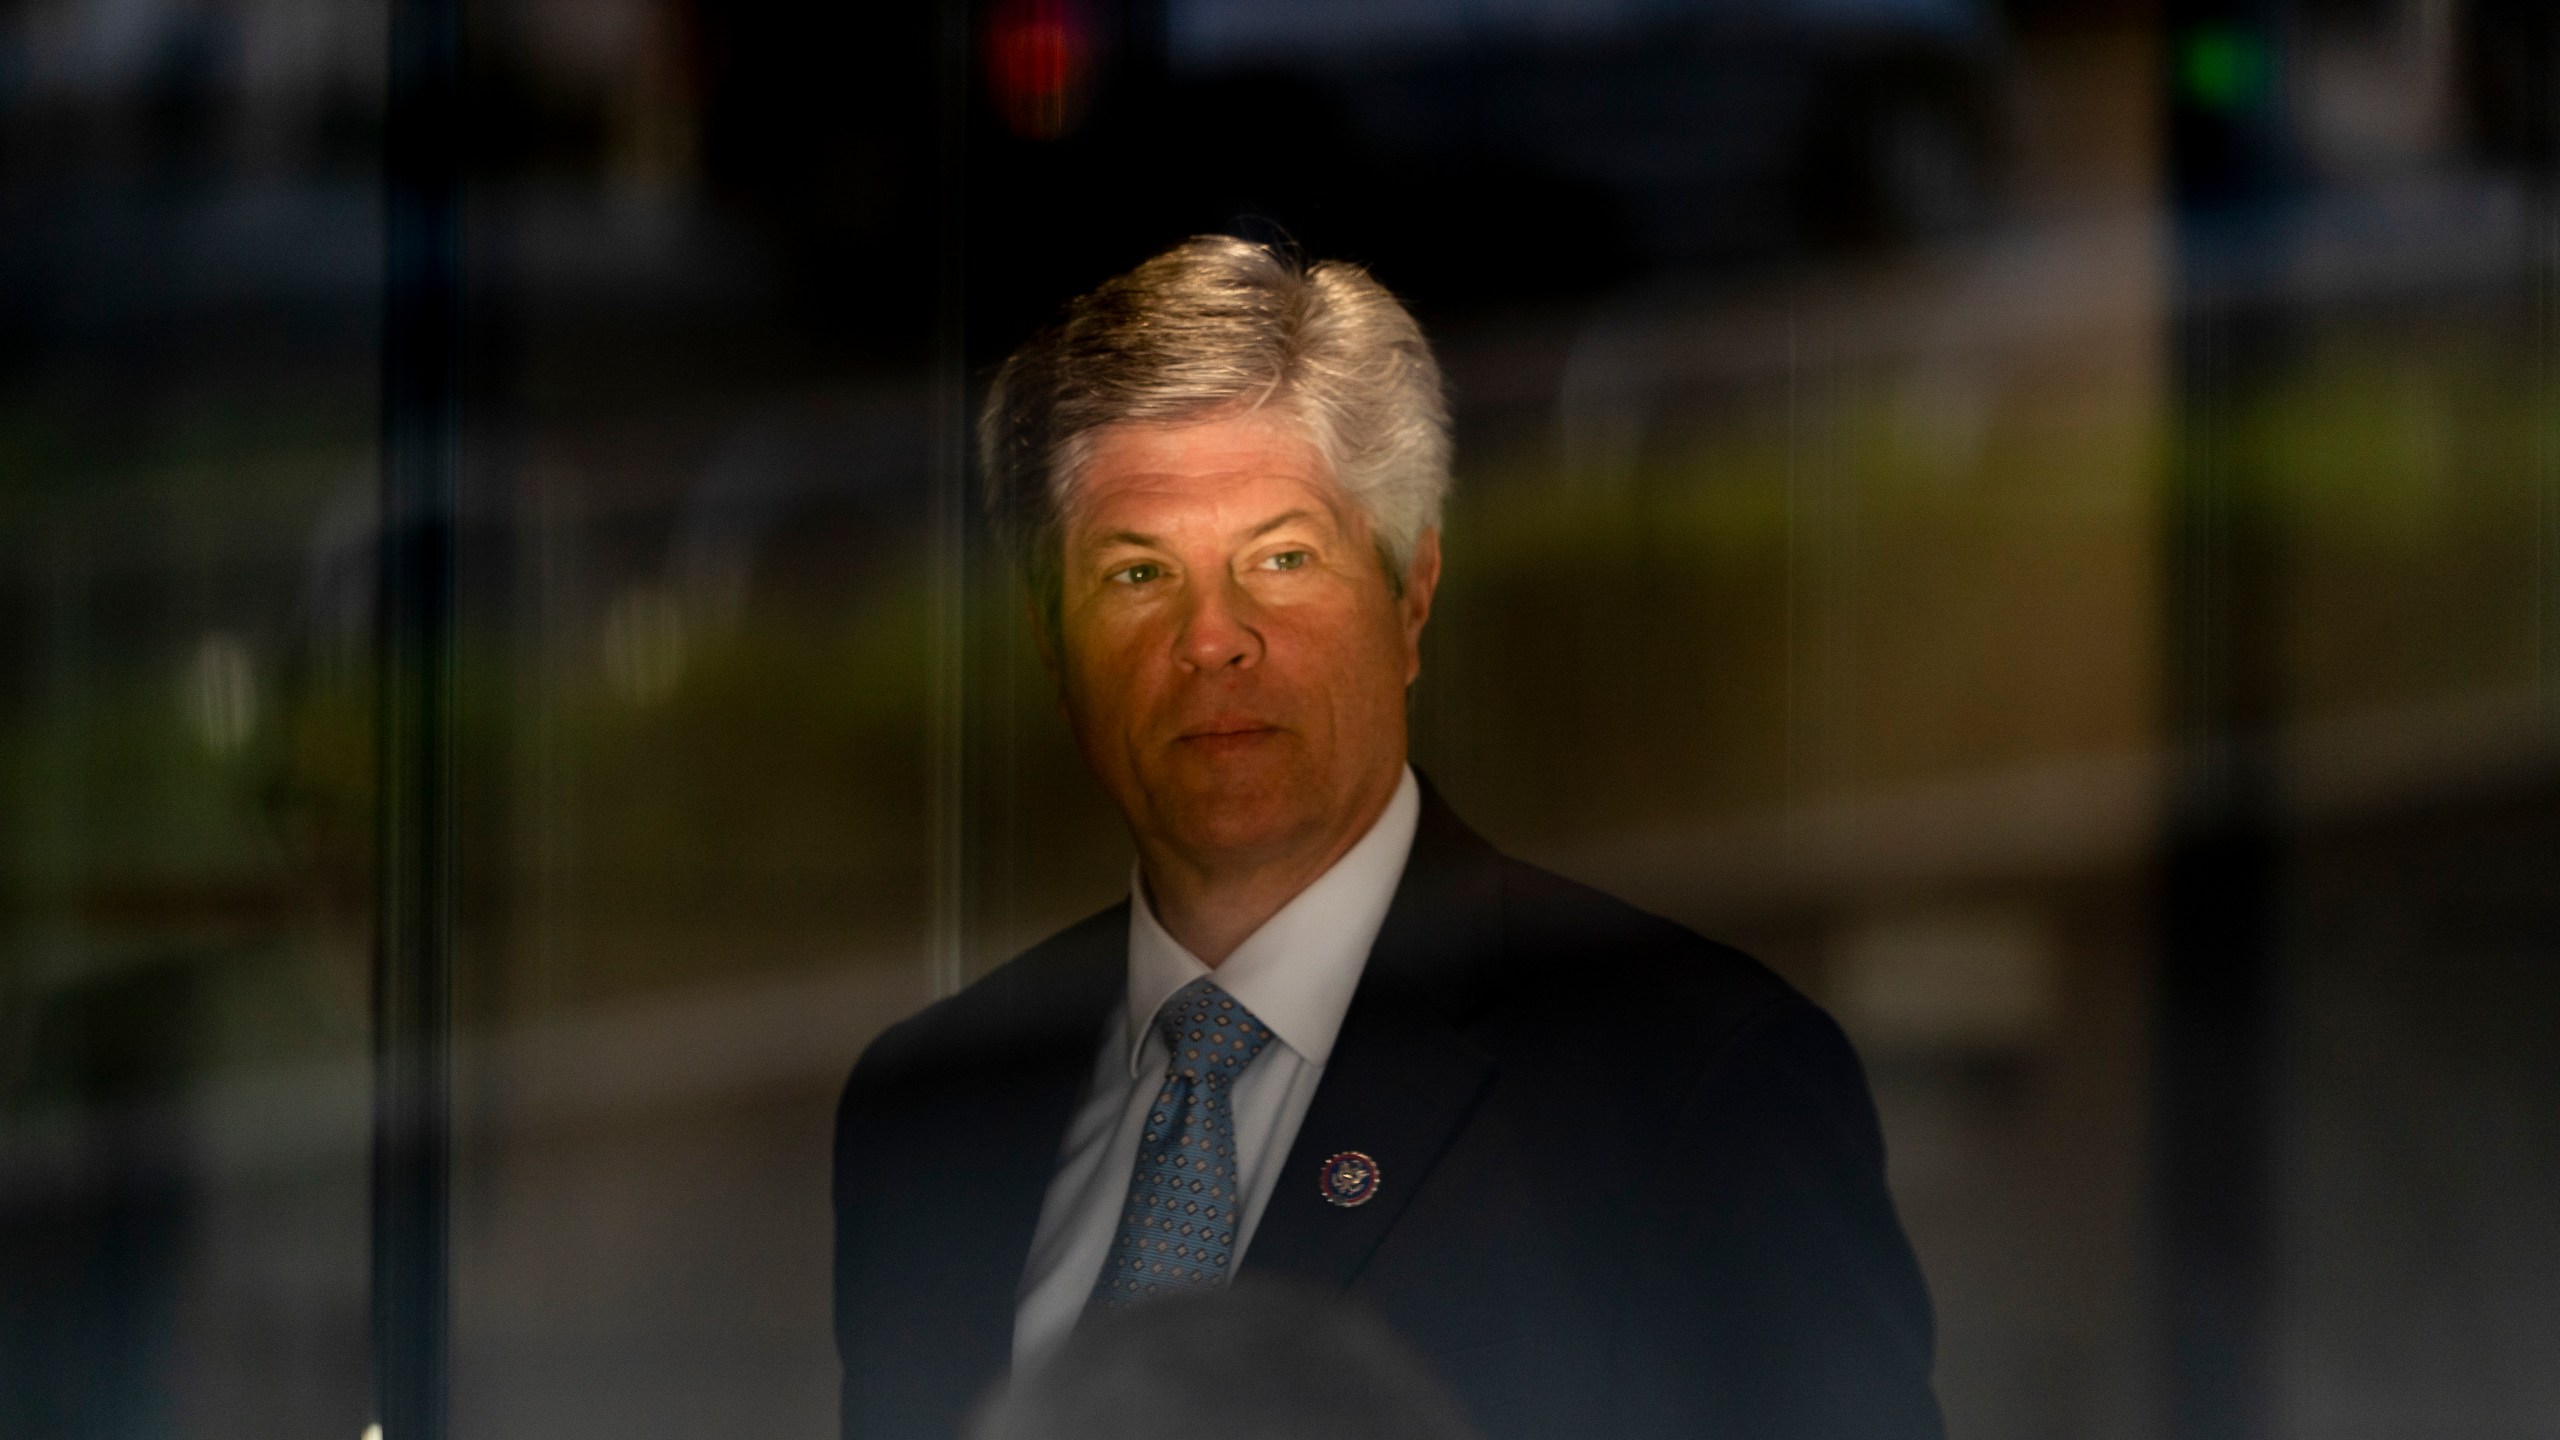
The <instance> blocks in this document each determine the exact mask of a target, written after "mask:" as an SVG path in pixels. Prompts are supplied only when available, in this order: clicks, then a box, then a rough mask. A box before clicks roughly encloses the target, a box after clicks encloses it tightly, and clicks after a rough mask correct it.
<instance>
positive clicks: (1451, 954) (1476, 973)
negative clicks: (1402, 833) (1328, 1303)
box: [1243, 782, 1502, 1289]
mask: <svg viewBox="0 0 2560 1440" xmlns="http://www.w3.org/2000/svg"><path fill="white" fill-rule="evenodd" d="M1498 865H1499V862H1498V857H1497V856H1496V855H1495V853H1494V851H1493V849H1492V847H1490V846H1488V845H1486V844H1485V843H1484V841H1483V840H1482V839H1480V838H1478V837H1477V836H1476V835H1475V834H1474V832H1472V831H1470V830H1468V829H1467V828H1466V827H1465V826H1464V825H1463V824H1460V823H1459V821H1458V820H1457V818H1456V817H1455V816H1454V815H1452V814H1450V813H1449V810H1448V807H1447V806H1446V805H1444V804H1442V803H1441V801H1440V797H1439V795H1438V793H1437V792H1435V791H1434V790H1432V789H1431V787H1430V785H1429V783H1428V782H1425V783H1424V786H1423V810H1422V820H1421V823H1420V825H1419V827H1418V828H1417V829H1416V831H1415V834H1414V845H1413V853H1412V855H1411V857H1410V858H1409V859H1408V860H1407V862H1406V864H1405V874H1404V878H1403V880H1402V881H1401V882H1400V883H1399V884H1398V885H1397V888H1396V898H1395V903H1394V904H1393V905H1392V906H1390V907H1389V909H1388V911H1387V919H1386V923H1385V924H1384V925H1383V926H1382V927H1380V929H1379V932H1378V941H1377V944H1376V945H1375V946H1373V947H1372V949H1371V951H1370V956H1369V963H1368V966H1367V967H1366V968H1365V969H1364V970H1363V971H1362V974H1361V977H1360V985H1359V988H1358V990H1357V991H1355V992H1354V993H1353V995H1352V1000H1351V1008H1350V1010H1349V1011H1348V1012H1347V1013H1345V1015H1344V1016H1343V1022H1342V1032H1341V1034H1340V1035H1339V1036H1338V1037H1337V1038H1336V1039H1335V1041H1334V1047H1333V1055H1332V1057H1331V1059H1330V1060H1329V1061H1328V1062H1327V1064H1326V1066H1325V1072H1324V1080H1323V1082H1322V1083H1321V1084H1320V1085H1319V1086H1318V1087H1317V1089H1316V1097H1315V1101H1314V1103H1313V1104H1312V1105H1311V1106H1309V1107H1308V1110H1307V1118H1306V1120H1305V1122H1304V1123H1303V1124H1301V1125H1300V1127H1299V1129H1298V1138H1297V1140H1296V1142H1295V1143H1294V1144H1293V1145H1292V1146H1291V1147H1290V1151H1289V1158H1288V1162H1287V1164H1286V1166H1285V1167H1284V1168H1283V1170H1282V1172H1281V1175H1280V1181H1279V1184H1278V1186H1277V1187H1276V1188H1275V1189H1274V1190H1273V1191H1272V1195H1271V1201H1270V1204H1269V1206H1268V1207H1267V1208H1266V1209H1265V1210H1264V1211H1263V1215H1262V1223H1261V1225H1260V1226H1259V1227H1258V1228H1257V1229H1256V1231H1255V1233H1254V1237H1253V1242H1252V1244H1251V1246H1250V1247H1249V1248H1248V1249H1247V1251H1246V1252H1245V1260H1244V1267H1243V1268H1244V1271H1245V1273H1247V1274H1282V1275H1295V1276H1300V1277H1303V1278H1305V1279H1308V1280H1312V1281H1316V1282H1319V1283H1322V1284H1324V1285H1327V1286H1330V1287H1333V1288H1336V1289H1342V1288H1347V1287H1348V1286H1349V1285H1350V1284H1351V1282H1352V1281H1353V1280H1354V1279H1356V1278H1357V1277H1358V1275H1359V1273H1360V1270H1361V1268H1362V1267H1363V1266H1364V1265H1366V1264H1367V1263H1368V1260H1369V1257H1370V1256H1371V1255H1372V1254H1374V1253H1375V1252H1376V1250H1377V1248H1378V1246H1379V1244H1380V1243H1381V1242H1382V1241H1384V1240H1385V1238H1386V1236H1387V1234H1388V1232H1389V1231H1391V1230H1393V1229H1394V1228H1395V1225H1396V1222H1397V1221H1398V1220H1399V1219H1401V1218H1402V1216H1403V1215H1404V1211H1405V1207H1406V1206H1407V1205H1408V1204H1410V1203H1411V1201H1412V1199H1413V1196H1414V1194H1415V1193H1416V1192H1417V1191H1418V1190H1420V1188H1421V1186H1422V1183H1423V1181H1424V1179H1425V1178H1426V1177H1427V1176H1428V1175H1429V1174H1430V1173H1431V1170H1432V1168H1433V1167H1434V1166H1435V1165H1437V1164H1438V1163H1439V1160H1440V1157H1441V1155H1442V1154H1443V1153H1444V1152H1446V1151H1447V1150H1448V1148H1449V1145H1450V1143H1451V1142H1452V1141H1454V1140H1455V1139H1456V1138H1457V1137H1458V1135H1459V1133H1460V1132H1461V1131H1463V1130H1464V1129H1465V1128H1466V1124H1467V1121H1468V1119H1469V1117H1470V1116H1471V1115H1472V1114H1473V1113H1474V1111H1475V1107H1476V1104H1477V1102H1478V1101H1479V1100H1480V1099H1481V1098H1482V1097H1483V1094H1484V1091H1485V1088H1486V1087H1487V1086H1488V1085H1489V1084H1490V1083H1491V1082H1492V1080H1493V1073H1494V1065H1493V1060H1492V1057H1491V1056H1490V1055H1488V1054H1487V1053H1486V1052H1485V1051H1484V1049H1483V1048H1482V1047H1480V1046H1478V1045H1477V1044H1476V1043H1475V1042H1474V1041H1472V1040H1470V1039H1469V1038H1468V1037H1467V1034H1466V1031H1465V1028H1464V1027H1465V1025H1466V1022H1468V1021H1469V1020H1471V1019H1472V1018H1474V1016H1475V1015H1476V1014H1478V1013H1480V1012H1481V1011H1482V1010H1483V1008H1484V1007H1485V1006H1486V1005H1488V1004H1490V1003H1491V1001H1492V1000H1493V999H1494V998H1495V996H1496V995H1497V993H1498V990H1499V986H1500V981H1501V968H1500V967H1501V938H1502V937H1501V887H1500V883H1499V881H1500V877H1499V869H1498ZM1344 1151H1358V1152H1360V1153H1361V1154H1364V1155H1367V1156H1369V1157H1370V1158H1371V1159H1372V1160H1374V1161H1375V1162H1376V1164H1377V1167H1378V1174H1379V1184H1378V1189H1377V1193H1376V1195H1375V1196H1374V1197H1373V1198H1372V1199H1370V1200H1368V1201H1367V1202H1365V1203H1363V1204H1360V1205H1357V1206H1351V1207H1345V1206H1339V1205H1336V1204H1334V1203H1332V1202H1331V1201H1330V1200H1328V1199H1327V1198H1325V1195H1324V1193H1323V1191H1322V1189H1321V1188H1320V1183H1319V1182H1320V1180H1321V1178H1322V1172H1323V1170H1324V1167H1325V1165H1326V1163H1327V1161H1328V1160H1329V1159H1330V1158H1331V1157H1333V1156H1335V1155H1339V1154H1341V1153H1342V1152H1344Z"/></svg>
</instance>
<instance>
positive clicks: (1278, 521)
mask: <svg viewBox="0 0 2560 1440" xmlns="http://www.w3.org/2000/svg"><path fill="white" fill-rule="evenodd" d="M1314 518H1316V517H1315V512H1314V511H1312V510H1290V511H1285V512H1283V513H1281V514H1278V515H1274V516H1272V517H1271V518H1270V519H1268V520H1265V521H1263V522H1262V523H1261V524H1259V525H1256V526H1254V527H1253V528H1252V529H1251V530H1248V531H1246V532H1245V537H1244V538H1246V539H1247V540H1259V539H1261V538H1262V537H1263V536H1265V535H1268V534H1270V533H1271V532H1272V531H1274V530H1277V529H1279V528H1280V527H1281V526H1283V525H1286V524H1289V523H1290V522H1292V521H1296V520H1313V519H1314Z"/></svg>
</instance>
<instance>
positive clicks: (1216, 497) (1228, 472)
mask: <svg viewBox="0 0 2560 1440" xmlns="http://www.w3.org/2000/svg"><path fill="white" fill-rule="evenodd" d="M1112 429H1113V430H1115V431H1118V432H1119V433H1117V434H1112V435H1108V436H1099V437H1098V440H1097V443H1096V444H1095V446H1094V447H1093V449H1092V450H1091V451H1090V452H1089V456H1088V459H1087V461H1086V463H1085V464H1084V465H1083V466H1081V467H1079V470H1080V473H1079V474H1078V476H1077V479H1076V481H1075V483H1074V485H1073V486H1072V488H1071V490H1070V493H1069V495H1068V497H1067V511H1068V522H1069V525H1070V528H1071V529H1073V530H1076V531H1079V532H1085V538H1087V539H1088V540H1091V539H1095V538H1100V537H1097V536H1095V535H1094V534H1093V532H1096V531H1104V532H1116V531H1120V530H1124V529H1129V528H1144V527H1147V526H1153V525H1166V524H1179V525H1182V526H1183V527H1185V528H1191V527H1196V526H1208V527H1210V528H1213V529H1218V530H1253V529H1260V528H1265V527H1268V526H1270V525H1271V524H1272V523H1273V522H1275V521H1281V520H1286V519H1288V518H1293V517H1294V518H1299V519H1310V520H1319V521H1324V522H1330V523H1334V524H1340V523H1342V522H1343V521H1344V519H1345V518H1346V517H1347V515H1348V514H1349V513H1350V510H1351V508H1352V507H1350V506H1349V504H1348V501H1349V499H1350V497H1349V496H1348V495H1347V494H1346V493H1344V491H1343V489H1342V487H1341V485H1340V483H1339V482H1338V481H1336V480H1335V478H1334V475H1333V470H1332V467H1331V466H1330V465H1328V464H1327V463H1326V462H1325V459H1324V457H1323V455H1322V454H1321V452H1319V451H1317V450H1316V448H1315V447H1314V446H1313V445H1312V444H1310V443H1309V442H1308V441H1307V440H1306V439H1305V438H1304V437H1303V436H1302V435H1300V434H1297V433H1295V431H1294V427H1284V426H1281V425H1274V424H1268V423H1252V422H1245V423H1221V424H1216V425H1198V426H1188V427H1180V428H1176V427H1168V426H1134V425H1133V426H1115V427H1112Z"/></svg>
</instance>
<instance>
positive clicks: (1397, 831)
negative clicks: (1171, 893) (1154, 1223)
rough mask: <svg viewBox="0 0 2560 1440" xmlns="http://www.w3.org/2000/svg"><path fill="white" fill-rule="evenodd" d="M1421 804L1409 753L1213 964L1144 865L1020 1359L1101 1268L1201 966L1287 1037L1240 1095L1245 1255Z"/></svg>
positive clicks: (1064, 1318)
mask: <svg viewBox="0 0 2560 1440" xmlns="http://www.w3.org/2000/svg"><path fill="white" fill-rule="evenodd" d="M1421 816H1422V789H1421V786H1420V785H1419V784H1417V783H1416V782H1415V780H1414V778H1413V770H1412V769H1411V767H1407V768H1406V770H1405V772H1404V779H1403V780H1402V781H1401V782H1400V783H1398V784H1397V786H1396V793H1395V798H1394V799H1392V800H1389V801H1388V802H1387V808H1386V810H1385V811H1384V812H1382V813H1381V814H1380V815H1379V816H1378V819H1377V823H1376V824H1374V825H1371V826H1370V827H1369V833H1368V834H1366V835H1364V836H1362V837H1361V838H1360V842H1359V843H1358V844H1356V845H1353V846H1352V847H1351V848H1350V850H1348V851H1346V852H1345V853H1344V854H1343V857H1342V858H1341V859H1340V860H1337V861H1335V862H1334V864H1333V868H1332V869H1330V870H1327V871H1325V872H1324V874H1322V875H1320V876H1318V877H1317V878H1316V881H1315V883H1314V884H1312V885H1309V886H1308V887H1307V888H1306V889H1304V890H1301V891H1299V892H1298V895H1297V898H1295V899H1293V900H1291V901H1290V902H1289V903H1288V904H1286V905H1284V906H1282V907H1281V908H1280V912H1279V913H1278V914H1276V915H1273V916H1272V917H1271V918H1270V919H1269V920H1266V921H1264V922H1263V924H1262V928H1261V929H1259V930H1256V931H1254V932H1253V934H1252V935H1251V936H1250V937H1248V938H1247V939H1246V940H1245V942H1244V943H1243V944H1242V945H1239V946H1237V947H1236V950H1235V953H1234V954H1232V955H1229V956H1228V957H1227V959H1226V963H1225V964H1223V965H1220V966H1219V967H1218V968H1217V969H1216V970H1214V971H1213V970H1211V969H1210V968H1209V967H1208V966H1206V965H1203V964H1201V963H1200V962H1199V960H1197V959H1195V958H1194V957H1193V956H1192V954H1191V952H1190V951H1188V950H1185V949H1183V948H1182V944H1181V942H1179V941H1177V940H1175V939H1174V938H1173V937H1172V936H1171V935H1169V934H1167V933H1165V928H1164V926H1163V925H1162V924H1161V923H1160V922H1158V921H1157V919H1156V914H1155V909H1154V907H1153V906H1151V905H1149V904H1148V903H1147V887H1146V885H1145V883H1144V877H1143V876H1142V875H1140V874H1138V873H1136V872H1135V870H1134V869H1133V871H1132V874H1131V877H1130V881H1129V984H1128V988H1127V990H1126V992H1125V1001H1124V1003H1123V1004H1122V1005H1121V1006H1120V1008H1119V1009H1118V1010H1116V1011H1114V1012H1113V1014H1112V1016H1111V1023H1110V1024H1109V1025H1108V1026H1107V1027H1106V1033H1105V1035H1104V1038H1103V1042H1102V1050H1101V1053H1100V1054H1099V1055H1097V1056H1096V1057H1095V1060H1094V1070H1093V1078H1092V1079H1091V1080H1089V1081H1087V1082H1086V1085H1085V1096H1084V1100H1083V1102H1082V1103H1081V1104H1079V1105H1078V1106H1077V1107H1076V1113H1075V1118H1074V1119H1073V1120H1071V1121H1069V1122H1068V1125H1067V1136H1066V1143H1065V1145H1064V1146H1063V1147H1062V1148H1061V1149H1060V1151H1059V1155H1058V1170H1057V1173H1056V1175H1054V1176H1053V1177H1051V1179H1050V1181H1049V1193H1048V1198H1047V1199H1046V1200H1045V1201H1044V1202H1042V1204H1041V1207H1040V1225H1039V1228H1038V1229H1037V1230H1035V1231H1033V1232H1032V1239H1031V1258H1030V1261H1029V1263H1028V1264H1026V1265H1025V1266H1024V1267H1023V1271H1022V1288H1021V1290H1020V1291H1019V1292H1018V1297H1017V1299H1016V1302H1015V1306H1014V1312H1013V1359H1014V1364H1015V1365H1017V1366H1020V1365H1023V1364H1024V1363H1025V1362H1027V1361H1029V1360H1030V1359H1032V1358H1033V1357H1035V1356H1037V1355H1040V1354H1042V1353H1044V1352H1046V1351H1047V1350H1048V1349H1049V1347H1050V1346H1052V1345H1054V1344H1056V1343H1057V1342H1058V1341H1060V1340H1063V1339H1065V1338H1066V1336H1067V1332H1068V1331H1070V1330H1073V1329H1074V1328H1075V1324H1076V1320H1077V1317H1079V1316H1081V1315H1082V1314H1083V1313H1084V1306H1085V1301H1086V1300H1087V1299H1088V1298H1090V1297H1091V1296H1092V1294H1093V1285H1094V1281H1096V1280H1097V1279H1099V1278H1101V1275H1102V1263H1103V1261H1105V1260H1106V1259H1108V1258H1110V1254H1111V1243H1112V1241H1113V1240H1114V1239H1115V1238H1116V1237H1117V1236H1118V1234H1119V1231H1120V1212H1121V1209H1122V1207H1123V1206H1125V1205H1126V1204H1127V1203H1128V1199H1129V1180H1130V1177H1131V1176H1132V1175H1133V1174H1134V1173H1135V1172H1136V1170H1137V1164H1138V1137H1139V1135H1140V1133H1141V1132H1142V1131H1144V1129H1145V1128H1146V1118H1147V1107H1148V1106H1149V1105H1150V1104H1152V1103H1154V1101H1155V1098H1156V1094H1157V1092H1158V1091H1159V1090H1161V1089H1163V1088H1164V1077H1165V1072H1166V1070H1167V1069H1168V1068H1170V1066H1171V1065H1172V1063H1173V1056H1172V1053H1171V1052H1170V1051H1168V1050H1167V1049H1166V1048H1165V1043H1164V1038H1163V1037H1162V1036H1161V1035H1159V1034H1157V1033H1156V1026H1155V1018H1156V1012H1157V1011H1158V1010H1159V1009H1161V1008H1163V1006H1164V1002H1165V1001H1166V1000H1167V999H1169V998H1171V997H1172V995H1173V992H1175V991H1176V990H1179V989H1181V988H1182V987H1183V986H1185V985H1188V984H1190V983H1191V982H1192V981H1194V980H1197V979H1199V978H1200V977H1201V976H1203V975H1209V976H1213V977H1214V978H1215V979H1216V980H1217V982H1218V987H1219V988H1220V989H1222V990H1224V991H1226V992H1227V993H1228V994H1229V995H1232V996H1234V997H1235V1000H1236V1003H1237V1004H1239V1005H1242V1006H1243V1007H1244V1008H1246V1009H1247V1010H1250V1011H1252V1012H1253V1015H1254V1018H1255V1019H1257V1020H1260V1021H1261V1022H1262V1023H1263V1024H1264V1025H1266V1026H1268V1027H1269V1028H1270V1030H1271V1033H1272V1035H1273V1036H1274V1037H1275V1038H1276V1040H1277V1042H1278V1043H1276V1044H1272V1045H1266V1046H1264V1047H1263V1049H1262V1053H1261V1054H1259V1055H1257V1056H1255V1057H1254V1058H1253V1061H1252V1063H1250V1064H1248V1065H1247V1066H1246V1067H1245V1069H1244V1073H1243V1074H1241V1075H1239V1076H1237V1077H1236V1081H1235V1085H1234V1087H1233V1089H1232V1090H1231V1091H1230V1094H1229V1098H1230V1100H1231V1102H1232V1104H1233V1105H1234V1107H1235V1118H1236V1189H1237V1193H1238V1194H1239V1195H1240V1196H1242V1197H1243V1200H1244V1214H1243V1216H1242V1217H1241V1218H1240V1220H1239V1222H1238V1224H1237V1227H1236V1252H1235V1257H1234V1261H1233V1263H1234V1264H1238V1265H1240V1264H1242V1263H1243V1261H1244V1252H1245V1247H1246V1246H1248V1245H1250V1244H1252V1243H1253V1232H1254V1229H1255V1227H1256V1226H1258V1225H1259V1224H1261V1222H1262V1212H1263V1209H1264V1207H1265V1206H1267V1205H1268V1204H1269V1203H1270V1201H1271V1191H1272V1187H1273V1186H1274V1185H1275V1184H1276V1183H1278V1181H1279V1179H1280V1167H1281V1165H1282V1164H1283V1163H1285V1162H1286V1161H1287V1159H1288V1156H1289V1147H1290V1145H1291V1144H1292V1143H1294V1142H1295V1141H1296V1140H1297V1138H1298V1125H1299V1122H1301V1121H1303V1120H1305V1119H1306V1118H1307V1106H1308V1104H1309V1102H1311V1101H1313V1100H1314V1099H1315V1095H1316V1083H1317V1082H1318V1081H1319V1080H1322V1079H1323V1078H1324V1066H1325V1061H1327V1060H1328V1059H1330V1058H1332V1055H1333V1039H1334V1036H1335V1035H1336V1034H1337V1033H1339V1032H1340V1031H1341V1029H1342V1016H1343V1012H1344V1011H1346V1010H1348V1009H1350V1008H1351V992H1352V991H1353V990H1355V989H1357V988H1358V987H1359V984H1360V972H1361V971H1362V970H1364V969H1366V968H1367V966H1368V963H1369V947H1370V945H1371V944H1373V943H1374V942H1375V941H1376V940H1377V938H1378V927H1379V926H1380V925H1382V924H1384V923H1386V918H1387V906H1388V905H1389V904H1390V903H1392V902H1393V901H1394V899H1395V894H1396V885H1397V884H1398V882H1400V881H1401V880H1402V879H1403V878H1404V863H1405V858H1406V856H1408V855H1409V854H1410V853H1411V852H1412V850H1413V831H1414V826H1415V824H1416V823H1417V822H1418V821H1419V820H1420V819H1421ZM1306 1183H1308V1184H1310V1185H1312V1184H1314V1183H1316V1177H1315V1176H1313V1175H1309V1176H1307V1177H1306Z"/></svg>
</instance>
